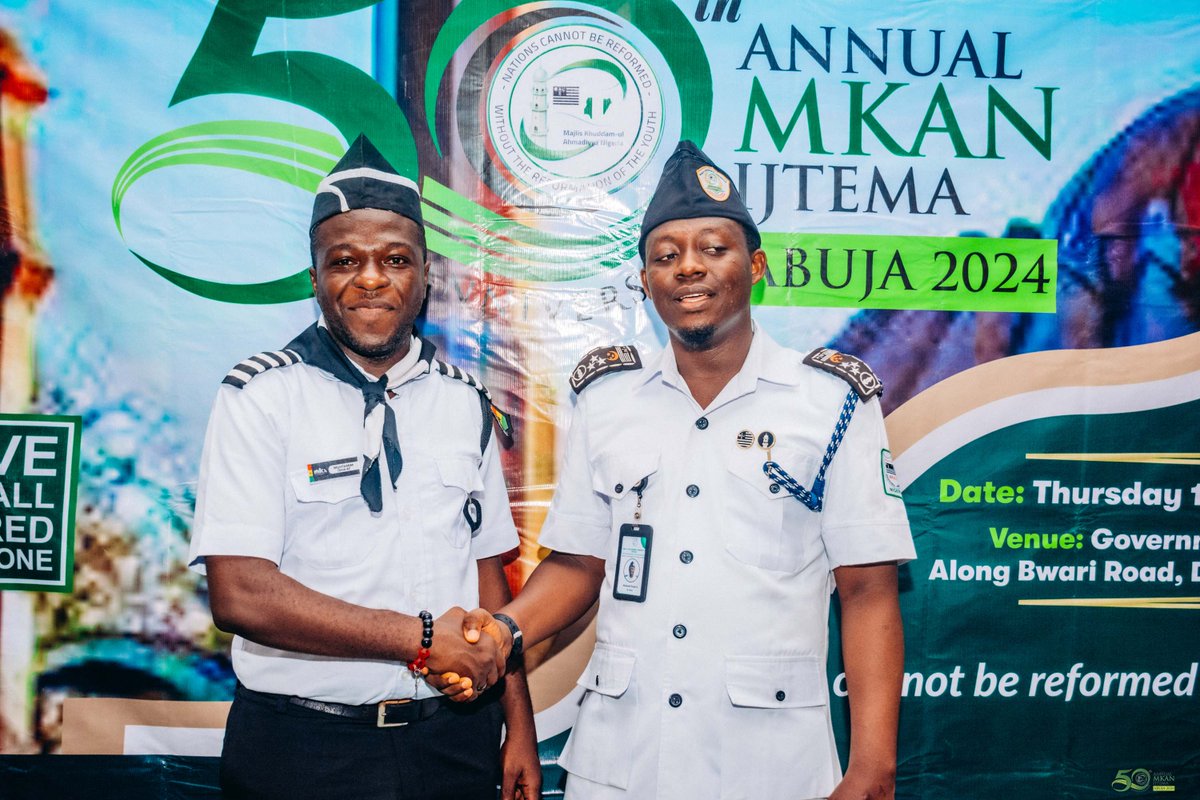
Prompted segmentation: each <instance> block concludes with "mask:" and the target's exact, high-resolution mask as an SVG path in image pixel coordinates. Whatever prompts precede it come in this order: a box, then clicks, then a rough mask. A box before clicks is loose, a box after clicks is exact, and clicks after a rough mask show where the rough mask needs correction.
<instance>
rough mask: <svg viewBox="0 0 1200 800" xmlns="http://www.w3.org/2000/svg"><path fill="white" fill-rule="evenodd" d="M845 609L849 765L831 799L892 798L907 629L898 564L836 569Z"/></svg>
mask: <svg viewBox="0 0 1200 800" xmlns="http://www.w3.org/2000/svg"><path fill="white" fill-rule="evenodd" d="M833 574H834V578H835V580H836V581H837V591H838V597H839V600H840V602H841V606H842V656H843V659H844V661H845V664H846V689H847V691H848V692H849V696H850V731H851V734H850V762H849V764H848V765H847V768H846V774H845V777H843V778H842V781H841V783H839V784H838V786H837V788H836V789H834V791H833V794H831V795H829V800H893V798H895V796H896V732H897V726H898V723H899V717H900V690H901V685H902V683H903V681H904V629H903V627H902V625H901V622H900V600H899V594H898V591H897V587H896V565H895V564H868V565H864V566H854V567H839V568H837V569H835V570H834V571H833Z"/></svg>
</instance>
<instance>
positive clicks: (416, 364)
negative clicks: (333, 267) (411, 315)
mask: <svg viewBox="0 0 1200 800" xmlns="http://www.w3.org/2000/svg"><path fill="white" fill-rule="evenodd" d="M317 325H318V326H320V327H322V328H325V329H326V330H329V326H328V325H327V324H326V323H325V315H324V314H322V315H321V316H320V317H319V318H318V319H317ZM421 344H422V343H421V340H420V339H418V338H417V337H416V336H411V337H410V338H409V341H408V352H407V353H405V354H404V358H402V359H400V360H399V361H397V362H396V363H395V364H393V365H392V366H391V367H390V368H389V369H388V371H387V372H386V373H385V374H386V375H387V379H388V380H387V388H389V389H396V388H397V387H399V386H401V385H402V384H405V383H408V382H409V381H411V380H413V379H414V378H418V377H420V376H421V375H424V374H425V373H426V372H428V371H429V366H430V363H429V361H428V360H427V359H422V358H421V351H422V347H421ZM346 360H347V361H349V362H350V366H352V367H354V368H355V369H356V370H358V371H359V372H360V373H361V374H362V375H363V377H365V378H366V379H367V380H369V381H372V382H374V381H378V380H379V378H377V377H376V376H374V375H372V374H371V373H369V372H367V371H366V370H365V369H363V368H362V367H360V366H359V365H358V362H356V361H355V360H354V359H352V358H347V359H346Z"/></svg>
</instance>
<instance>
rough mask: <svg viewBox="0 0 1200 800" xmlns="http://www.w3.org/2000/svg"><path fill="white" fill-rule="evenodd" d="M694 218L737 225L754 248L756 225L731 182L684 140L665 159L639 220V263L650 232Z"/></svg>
mask: <svg viewBox="0 0 1200 800" xmlns="http://www.w3.org/2000/svg"><path fill="white" fill-rule="evenodd" d="M698 217H725V218H726V219H731V220H733V221H734V222H737V223H739V224H740V225H741V226H742V227H743V228H745V229H746V235H747V241H749V243H750V246H751V249H752V250H754V249H757V247H758V244H757V243H758V240H759V235H758V226H756V225H755V224H754V218H753V217H751V216H750V211H749V210H748V209H747V208H746V204H745V203H744V202H742V196H741V194H739V193H738V190H737V187H736V186H735V185H734V183H733V181H732V180H730V178H729V176H728V175H727V174H725V171H724V170H722V169H721V168H719V167H718V166H717V165H716V164H714V163H713V162H712V159H710V158H709V157H708V156H706V155H704V152H703V151H702V150H701V149H700V148H699V147H697V146H696V145H695V144H694V143H692V142H689V141H687V140H684V141H682V142H680V143H679V145H678V146H677V147H676V148H675V152H674V153H672V154H671V157H670V158H668V159H667V163H666V165H665V166H664V167H663V172H662V177H661V178H659V179H658V187H657V188H655V190H654V196H653V197H651V198H650V204H649V205H648V206H647V207H646V214H645V216H643V217H642V234H641V236H640V237H639V238H638V254H639V255H640V256H641V257H642V260H643V261H645V260H646V239H647V238H648V237H649V236H650V231H652V230H654V229H655V228H657V227H658V226H659V225H661V224H663V223H664V222H670V221H671V220H676V219H696V218H698Z"/></svg>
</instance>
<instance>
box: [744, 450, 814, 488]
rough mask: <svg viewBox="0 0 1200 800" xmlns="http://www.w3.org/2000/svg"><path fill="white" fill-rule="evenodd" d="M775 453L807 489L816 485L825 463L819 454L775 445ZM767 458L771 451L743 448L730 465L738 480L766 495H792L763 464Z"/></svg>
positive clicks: (786, 469)
mask: <svg viewBox="0 0 1200 800" xmlns="http://www.w3.org/2000/svg"><path fill="white" fill-rule="evenodd" d="M771 457H772V459H773V460H774V461H775V463H776V464H778V465H779V466H780V467H782V468H783V469H784V471H786V472H787V474H788V475H791V476H792V477H793V478H795V479H796V482H797V483H799V484H800V485H801V486H803V487H804V488H805V489H810V490H811V489H812V481H813V478H815V477H816V476H817V470H818V469H820V467H821V462H820V461H819V460H818V459H817V458H815V457H813V456H811V455H801V454H800V453H797V452H796V451H795V450H789V449H787V448H783V447H776V448H774V450H773V451H772V453H771ZM766 462H767V454H766V453H765V452H764V451H762V450H760V449H758V448H755V449H753V450H740V451H738V453H737V455H735V456H733V457H732V458H730V459H729V461H728V462H726V469H728V470H729V472H730V473H731V474H732V475H733V476H734V477H736V478H737V479H738V480H741V481H743V482H744V483H748V484H750V485H751V486H753V487H754V488H755V490H757V491H758V492H759V493H760V494H762V495H763V496H764V497H769V498H771V499H773V500H778V499H780V498H784V497H791V496H792V495H791V494H789V493H788V491H787V489H785V488H784V487H783V486H780V485H779V484H777V483H775V481H773V480H771V479H770V478H768V477H767V474H766V473H765V472H763V464H765V463H766ZM772 486H774V487H776V488H775V489H774V491H772V489H771V487H772Z"/></svg>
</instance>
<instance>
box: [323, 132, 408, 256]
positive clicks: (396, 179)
mask: <svg viewBox="0 0 1200 800" xmlns="http://www.w3.org/2000/svg"><path fill="white" fill-rule="evenodd" d="M356 208H378V209H381V210H383V211H392V212H394V213H396V214H399V215H400V216H402V217H408V218H409V219H411V220H412V221H413V222H415V223H417V224H418V225H424V220H422V219H421V194H420V192H419V191H418V189H417V184H416V183H415V182H414V181H412V180H411V179H409V178H406V177H404V176H403V175H401V174H399V173H398V172H396V170H395V168H393V167H392V165H391V164H389V163H388V162H387V159H386V158H384V157H383V154H381V153H380V152H379V150H378V149H376V147H375V145H373V144H371V140H370V139H368V138H367V137H366V134H360V135H359V137H358V138H357V139H355V140H354V143H353V144H352V145H350V148H349V149H348V150H346V155H344V156H342V160H341V161H339V162H338V163H337V166H335V167H334V168H333V171H332V172H330V173H329V175H328V176H327V177H326V178H325V179H324V180H322V181H321V185H320V186H318V187H317V196H316V198H315V199H314V200H313V213H312V223H311V224H310V225H309V227H308V231H309V233H312V232H313V231H314V230H316V229H317V226H318V225H320V224H321V223H322V222H324V221H325V220H327V219H329V218H330V217H333V216H336V215H338V214H344V213H346V212H347V211H353V210H354V209H356Z"/></svg>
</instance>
